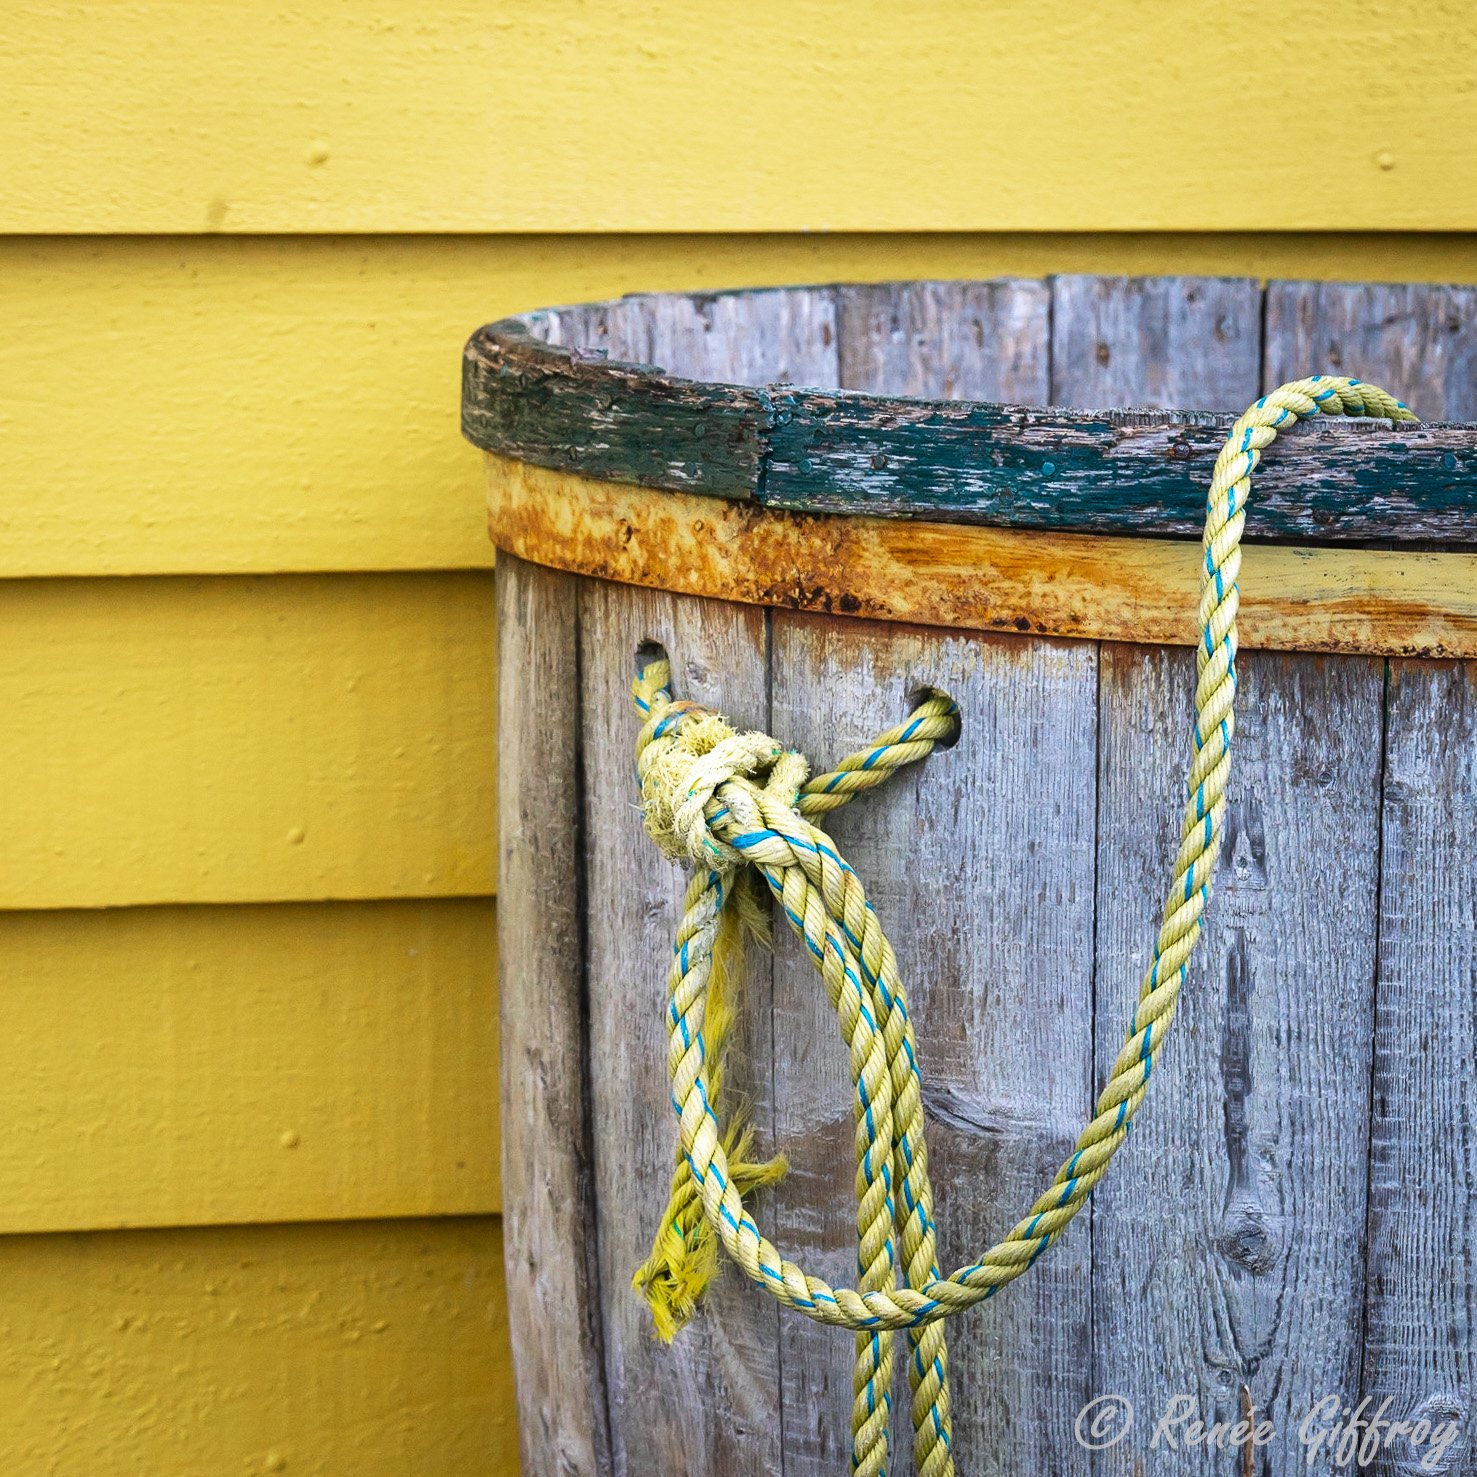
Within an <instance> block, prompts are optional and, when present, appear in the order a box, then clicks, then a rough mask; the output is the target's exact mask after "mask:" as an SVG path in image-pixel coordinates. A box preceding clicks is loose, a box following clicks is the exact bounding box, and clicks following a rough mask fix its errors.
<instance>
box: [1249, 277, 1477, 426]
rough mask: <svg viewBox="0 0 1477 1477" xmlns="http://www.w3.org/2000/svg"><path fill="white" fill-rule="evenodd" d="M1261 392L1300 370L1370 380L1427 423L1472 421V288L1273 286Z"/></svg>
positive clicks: (1475, 301) (1476, 392)
mask: <svg viewBox="0 0 1477 1477" xmlns="http://www.w3.org/2000/svg"><path fill="white" fill-rule="evenodd" d="M1266 344H1267V350H1266V363H1267V368H1266V374H1265V377H1264V384H1265V386H1266V387H1267V388H1269V389H1270V388H1271V387H1272V386H1274V385H1278V384H1281V383H1282V382H1283V381H1285V380H1289V379H1301V378H1302V376H1303V375H1305V374H1349V375H1354V376H1355V377H1356V378H1360V379H1371V380H1375V381H1376V382H1378V383H1379V384H1381V385H1383V386H1384V387H1385V388H1386V389H1387V390H1389V391H1390V392H1391V393H1392V394H1394V395H1398V396H1399V397H1400V398H1401V399H1402V400H1404V401H1405V403H1406V404H1407V405H1409V406H1410V407H1411V408H1412V409H1413V410H1414V411H1415V412H1416V414H1417V415H1419V416H1420V417H1421V418H1422V419H1423V420H1428V421H1472V420H1477V288H1472V287H1430V286H1425V285H1423V284H1419V283H1389V282H1272V283H1269V284H1268V287H1267V317H1266Z"/></svg>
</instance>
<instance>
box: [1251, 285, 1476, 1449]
mask: <svg viewBox="0 0 1477 1477" xmlns="http://www.w3.org/2000/svg"><path fill="white" fill-rule="evenodd" d="M1474 307H1477V295H1474V294H1473V293H1472V292H1471V291H1470V290H1464V289H1454V288H1441V287H1410V286H1399V285H1386V284H1378V283H1373V284H1364V283H1358V284H1355V283H1349V284H1335V285H1330V284H1319V283H1311V282H1286V283H1273V284H1272V285H1271V286H1270V287H1269V289H1268V297H1267V351H1266V357H1267V377H1268V381H1269V382H1271V381H1273V380H1274V379H1275V378H1276V377H1277V376H1279V375H1281V374H1283V373H1285V372H1287V366H1288V365H1290V364H1292V363H1296V362H1299V361H1303V362H1306V361H1307V360H1308V359H1309V358H1310V357H1311V358H1312V361H1313V362H1314V363H1315V364H1317V363H1319V362H1326V363H1328V364H1330V365H1331V366H1334V367H1339V366H1343V365H1349V366H1354V365H1357V366H1358V367H1357V368H1352V367H1351V368H1349V369H1348V370H1347V371H1346V372H1348V373H1352V374H1357V375H1364V376H1368V377H1370V378H1373V379H1377V380H1380V381H1382V382H1385V383H1387V384H1389V385H1391V386H1394V387H1396V393H1397V394H1401V395H1402V396H1406V397H1408V398H1409V399H1410V401H1411V403H1413V404H1417V405H1419V406H1420V408H1421V413H1422V414H1424V415H1427V416H1431V417H1458V416H1471V415H1472V414H1474V412H1477V314H1474V311H1473V310H1474ZM1387 681H1388V686H1387V694H1386V714H1385V735H1384V741H1385V760H1384V776H1383V783H1384V790H1383V805H1382V817H1381V819H1382V830H1381V853H1380V864H1381V873H1380V875H1381V882H1380V907H1379V911H1378V918H1377V938H1378V960H1379V974H1378V979H1377V981H1376V986H1375V1001H1376V1014H1375V1038H1374V1054H1373V1072H1372V1079H1371V1084H1370V1104H1371V1112H1372V1123H1371V1148H1370V1163H1369V1189H1368V1200H1369V1211H1368V1225H1367V1230H1366V1263H1367V1265H1366V1283H1367V1288H1368V1293H1367V1303H1366V1307H1365V1323H1364V1348H1363V1363H1362V1371H1361V1373H1362V1378H1361V1383H1360V1387H1359V1390H1360V1393H1361V1394H1364V1395H1369V1396H1370V1397H1371V1399H1372V1401H1373V1404H1374V1408H1376V1409H1377V1408H1378V1407H1379V1406H1380V1405H1381V1404H1382V1403H1383V1402H1384V1401H1385V1400H1386V1399H1387V1398H1388V1399H1389V1400H1390V1402H1391V1405H1390V1409H1389V1411H1388V1415H1389V1418H1390V1419H1392V1420H1401V1419H1409V1420H1412V1421H1413V1420H1418V1419H1421V1418H1425V1419H1427V1420H1428V1421H1430V1422H1431V1423H1432V1424H1434V1425H1440V1424H1442V1423H1444V1422H1449V1421H1453V1420H1454V1421H1455V1422H1456V1423H1457V1426H1458V1428H1459V1429H1460V1431H1461V1437H1460V1439H1459V1440H1458V1441H1457V1442H1456V1444H1455V1445H1454V1446H1453V1447H1452V1448H1451V1449H1450V1450H1449V1451H1448V1452H1447V1453H1446V1454H1445V1456H1444V1457H1443V1458H1440V1459H1438V1460H1436V1461H1434V1462H1430V1461H1429V1459H1430V1458H1431V1451H1430V1448H1429V1446H1427V1447H1426V1448H1424V1449H1419V1448H1415V1447H1413V1446H1412V1445H1411V1444H1410V1443H1409V1442H1408V1441H1406V1440H1404V1439H1403V1438H1402V1439H1399V1440H1397V1441H1396V1442H1395V1443H1394V1444H1393V1445H1392V1446H1391V1447H1390V1448H1389V1449H1388V1450H1386V1451H1385V1452H1383V1453H1381V1455H1380V1458H1379V1460H1378V1461H1377V1462H1376V1463H1375V1464H1374V1465H1373V1468H1372V1470H1374V1471H1376V1472H1378V1473H1380V1474H1381V1477H1394V1474H1396V1473H1402V1472H1408V1471H1412V1470H1419V1469H1420V1464H1421V1463H1422V1462H1423V1461H1427V1462H1428V1468H1427V1469H1428V1470H1436V1471H1448V1472H1452V1471H1459V1470H1461V1469H1462V1468H1463V1467H1464V1466H1465V1465H1467V1464H1468V1463H1469V1456H1470V1439H1471V1437H1470V1432H1469V1430H1468V1429H1467V1428H1468V1425H1469V1422H1470V1420H1471V1416H1472V1410H1473V1403H1472V1385H1473V1377H1474V1372H1477V1371H1474V1366H1473V1355H1472V1341H1471V1338H1470V1337H1469V1336H1468V1335H1467V1334H1466V1332H1465V1330H1466V1329H1467V1327H1468V1324H1469V1321H1470V1314H1469V1309H1470V1307H1471V1304H1472V1299H1473V1296H1474V1288H1477V1272H1474V1262H1473V1252H1472V1214H1471V1205H1472V1194H1473V1185H1474V1183H1477V1148H1474V1145H1473V1139H1472V1135H1471V1133H1470V1132H1469V1131H1468V1129H1467V1125H1466V1120H1467V1116H1468V1105H1469V1104H1470V1103H1471V1101H1472V1098H1473V1094H1474V1091H1477V1078H1474V1073H1473V1068H1472V1049H1471V1048H1472V1041H1473V1037H1474V1033H1477V1022H1474V1013H1473V1004H1472V1002H1473V995H1474V989H1473V986H1474V983H1477V946H1474V914H1477V890H1474V883H1473V876H1474V867H1473V860H1474V857H1473V850H1472V841H1471V837H1472V832H1473V822H1474V819H1477V817H1474V813H1473V798H1472V797H1473V794H1474V777H1477V771H1474V768H1473V764H1472V759H1471V751H1472V743H1473V736H1474V732H1477V702H1474V700H1473V669H1472V667H1471V665H1470V664H1467V665H1457V664H1453V663H1449V662H1406V661H1397V662H1394V663H1392V664H1391V665H1390V667H1389V672H1388V679H1387Z"/></svg>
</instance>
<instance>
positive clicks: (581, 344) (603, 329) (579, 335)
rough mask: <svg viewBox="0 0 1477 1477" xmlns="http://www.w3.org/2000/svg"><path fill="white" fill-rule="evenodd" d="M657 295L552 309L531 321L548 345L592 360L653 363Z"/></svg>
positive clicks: (642, 295)
mask: <svg viewBox="0 0 1477 1477" xmlns="http://www.w3.org/2000/svg"><path fill="white" fill-rule="evenodd" d="M657 300H659V299H658V295H656V294H632V295H631V296H630V297H621V298H615V299H613V300H612V301H611V302H608V303H576V304H575V305H574V306H572V307H567V308H552V309H550V310H549V311H548V312H547V313H537V314H534V315H533V316H532V318H531V319H530V323H531V324H537V325H538V327H539V328H540V330H541V331H542V334H543V337H544V339H545V341H546V342H547V343H550V344H558V345H562V346H563V347H564V348H567V349H574V350H576V351H578V353H580V354H582V355H586V356H589V357H592V358H601V359H614V360H618V361H620V362H622V363H625V364H653V363H654V362H655V361H654V359H653V357H652V312H651V305H652V303H653V302H655V301H657Z"/></svg>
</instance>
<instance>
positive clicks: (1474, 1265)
mask: <svg viewBox="0 0 1477 1477" xmlns="http://www.w3.org/2000/svg"><path fill="white" fill-rule="evenodd" d="M1386 721H1387V740H1386V751H1385V753H1386V758H1385V784H1384V833H1383V841H1384V848H1383V853H1382V888H1381V892H1382V896H1381V903H1380V915H1379V916H1380V935H1379V961H1380V967H1379V981H1378V986H1377V990H1378V1012H1377V1025H1376V1036H1375V1056H1374V1065H1375V1070H1374V1087H1373V1093H1372V1101H1373V1111H1374V1120H1373V1124H1372V1129H1371V1138H1372V1142H1371V1151H1370V1169H1369V1299H1368V1310H1367V1321H1366V1332H1365V1348H1364V1379H1363V1383H1362V1386H1361V1391H1362V1393H1367V1394H1368V1395H1369V1396H1370V1397H1371V1399H1372V1401H1373V1403H1374V1405H1375V1406H1376V1407H1378V1406H1379V1405H1381V1404H1382V1403H1383V1402H1384V1401H1385V1399H1386V1398H1387V1397H1388V1398H1389V1399H1390V1401H1391V1406H1390V1410H1389V1412H1388V1415H1389V1418H1390V1419H1391V1420H1408V1421H1412V1422H1414V1421H1417V1420H1420V1419H1422V1418H1424V1419H1426V1420H1428V1421H1430V1422H1432V1423H1433V1424H1441V1423H1444V1422H1448V1421H1452V1420H1454V1421H1455V1422H1456V1424H1457V1428H1458V1430H1459V1431H1460V1432H1461V1436H1460V1439H1458V1440H1457V1441H1456V1443H1455V1444H1454V1445H1452V1446H1451V1448H1450V1450H1449V1452H1448V1453H1447V1456H1446V1459H1445V1460H1444V1461H1441V1462H1440V1463H1439V1464H1437V1465H1433V1466H1431V1467H1428V1468H1426V1469H1425V1470H1432V1471H1437V1472H1465V1471H1470V1470H1471V1460H1472V1457H1471V1441H1472V1429H1471V1422H1472V1413H1473V1401H1474V1391H1477V1334H1474V1330H1473V1313H1472V1310H1473V1307H1474V1306H1477V1123H1474V1111H1473V1107H1474V1104H1477V841H1474V837H1477V664H1474V663H1470V662H1469V663H1458V662H1409V661H1401V662H1394V663H1392V664H1391V670H1390V686H1389V699H1388V713H1387V720H1386ZM1430 1451H1431V1448H1430V1446H1429V1445H1427V1446H1425V1447H1423V1448H1416V1447H1412V1446H1411V1445H1410V1443H1409V1442H1408V1441H1405V1440H1400V1441H1398V1442H1397V1443H1395V1444H1394V1445H1393V1446H1392V1447H1391V1449H1390V1451H1389V1452H1388V1454H1387V1458H1386V1459H1385V1460H1383V1461H1382V1462H1381V1463H1379V1464H1378V1465H1376V1466H1374V1467H1373V1468H1371V1470H1372V1471H1374V1472H1377V1473H1380V1474H1386V1477H1394V1474H1397V1473H1408V1472H1416V1471H1420V1470H1422V1468H1421V1466H1420V1463H1421V1462H1422V1461H1423V1460H1425V1459H1427V1458H1428V1457H1429V1455H1430Z"/></svg>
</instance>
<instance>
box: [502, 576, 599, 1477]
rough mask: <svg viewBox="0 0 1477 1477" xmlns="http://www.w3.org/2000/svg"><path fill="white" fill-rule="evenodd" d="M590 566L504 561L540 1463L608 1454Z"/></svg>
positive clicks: (527, 1314) (514, 1138)
mask: <svg viewBox="0 0 1477 1477" xmlns="http://www.w3.org/2000/svg"><path fill="white" fill-rule="evenodd" d="M577 586H578V581H577V580H576V579H574V578H573V577H572V576H570V575H566V574H558V573H555V572H554V571H552V570H548V569H541V568H539V567H538V566H537V565H535V564H525V563H523V562H522V561H521V560H519V559H514V558H513V557H512V556H511V555H507V554H504V555H501V556H500V557H499V558H498V562H497V630H498V674H499V680H498V751H497V761H498V786H499V788H498V855H499V877H500V881H501V884H502V888H501V890H502V896H501V898H500V899H499V902H498V959H499V969H498V974H499V991H500V998H501V1014H502V1093H503V1115H502V1156H503V1194H504V1211H503V1245H504V1254H505V1258H506V1265H507V1273H508V1321H509V1324H510V1327H511V1331H512V1338H513V1346H514V1348H515V1350H516V1351H517V1358H516V1360H515V1379H516V1386H517V1391H518V1429H519V1440H520V1446H521V1449H522V1457H523V1470H524V1471H525V1472H547V1473H550V1474H555V1477H590V1474H592V1473H597V1472H604V1471H606V1470H607V1469H608V1464H609V1452H610V1440H609V1430H608V1425H607V1416H606V1405H605V1372H604V1358H603V1353H602V1349H601V1333H600V1323H601V1319H600V1307H599V1284H598V1273H597V1269H596V1266H595V1256H594V1252H595V1247H594V1244H593V1242H592V1240H591V1237H590V1227H591V1226H592V1225H593V1224H594V1218H595V1193H594V1183H593V1179H592V1174H591V1163H590V1127H589V1120H588V1117H587V1107H588V1104H587V1097H586V1090H585V1066H584V1063H585V1041H584V960H583V958H582V956H581V947H580V946H581V940H582V938H583V933H584V919H583V917H582V912H583V909H584V905H585V899H584V897H583V895H582V894H581V891H580V887H579V878H580V873H581V865H582V864H581V858H580V815H579V793H578V789H577V787H576V785H575V782H574V778H575V774H576V772H577V766H578V744H579V731H578V724H579V715H578V710H577V707H576V704H575V701H574V699H575V696H576V694H577V693H578V691H579V667H578V649H577V636H576V625H575V619H576V617H575V611H576V600H577Z"/></svg>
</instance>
